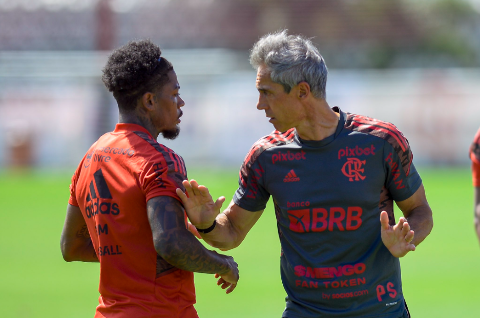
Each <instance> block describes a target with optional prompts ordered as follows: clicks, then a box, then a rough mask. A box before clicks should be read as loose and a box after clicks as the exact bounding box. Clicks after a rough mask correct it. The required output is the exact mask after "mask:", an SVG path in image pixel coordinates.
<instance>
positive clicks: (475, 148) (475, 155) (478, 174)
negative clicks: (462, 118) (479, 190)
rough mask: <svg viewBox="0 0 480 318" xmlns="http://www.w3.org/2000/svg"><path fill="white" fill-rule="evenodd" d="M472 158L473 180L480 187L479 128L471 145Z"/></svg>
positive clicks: (474, 184) (475, 185)
mask: <svg viewBox="0 0 480 318" xmlns="http://www.w3.org/2000/svg"><path fill="white" fill-rule="evenodd" d="M469 155H470V159H471V160H472V180H473V186H474V187H480V129H478V131H477V133H476V134H475V137H474V138H473V142H472V145H471V146H470V153H469Z"/></svg>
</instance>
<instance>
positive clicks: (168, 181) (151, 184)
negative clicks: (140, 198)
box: [141, 148, 187, 201]
mask: <svg viewBox="0 0 480 318" xmlns="http://www.w3.org/2000/svg"><path fill="white" fill-rule="evenodd" d="M166 150H169V149H168V148H167V149H166ZM186 179H187V171H186V168H185V163H184V161H183V159H182V157H180V156H179V155H177V154H176V153H174V152H173V151H171V150H170V151H164V152H162V153H157V154H156V155H155V156H154V157H153V158H152V159H151V160H149V161H148V162H147V164H146V166H145V167H144V170H143V171H142V173H141V180H142V188H143V191H144V193H145V197H146V200H147V201H148V200H150V199H152V198H154V197H157V196H170V197H173V198H175V199H177V200H179V201H181V200H180V198H179V197H178V195H177V193H176V191H175V190H176V189H177V188H180V189H182V190H184V187H183V185H182V181H183V180H186Z"/></svg>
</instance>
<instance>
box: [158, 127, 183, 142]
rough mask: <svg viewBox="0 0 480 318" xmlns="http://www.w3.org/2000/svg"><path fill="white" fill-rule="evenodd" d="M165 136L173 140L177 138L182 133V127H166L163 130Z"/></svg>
mask: <svg viewBox="0 0 480 318" xmlns="http://www.w3.org/2000/svg"><path fill="white" fill-rule="evenodd" d="M161 134H162V136H163V138H165V139H169V140H173V139H175V138H177V136H178V134H180V127H178V126H177V127H175V129H166V130H164V131H162V132H161Z"/></svg>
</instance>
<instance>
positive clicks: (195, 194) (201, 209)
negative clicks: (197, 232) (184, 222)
mask: <svg viewBox="0 0 480 318" xmlns="http://www.w3.org/2000/svg"><path fill="white" fill-rule="evenodd" d="M182 184H183V186H184V187H185V192H186V193H187V194H188V197H187V195H186V194H185V193H184V192H183V191H182V190H181V189H178V188H177V190H176V191H177V194H178V196H179V197H180V199H181V200H182V202H183V206H184V207H185V211H186V212H187V215H188V219H189V220H190V222H191V223H192V224H193V225H194V226H196V227H197V228H199V229H206V228H209V227H210V226H211V225H212V224H213V221H214V220H215V218H216V216H217V215H218V214H219V213H220V208H221V207H222V204H223V202H225V197H220V198H218V199H217V201H215V202H213V199H212V196H211V195H210V192H209V191H208V189H207V187H205V186H203V185H198V183H197V181H195V180H193V179H191V180H190V181H188V180H184V181H183V182H182Z"/></svg>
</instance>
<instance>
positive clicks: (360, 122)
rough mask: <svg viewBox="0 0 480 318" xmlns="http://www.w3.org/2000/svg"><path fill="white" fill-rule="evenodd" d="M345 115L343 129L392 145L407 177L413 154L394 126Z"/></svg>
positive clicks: (405, 139) (354, 115) (348, 114)
mask: <svg viewBox="0 0 480 318" xmlns="http://www.w3.org/2000/svg"><path fill="white" fill-rule="evenodd" d="M346 115H347V118H346V120H345V128H347V129H350V130H353V131H358V132H361V133H365V134H370V135H373V136H376V137H379V138H382V139H384V140H386V141H387V142H388V143H389V144H390V145H392V147H393V149H395V152H396V153H397V155H398V156H399V157H400V160H401V161H402V167H403V170H404V171H405V173H406V174H407V176H408V174H409V173H410V165H411V164H412V160H413V154H412V151H411V150H410V145H409V144H408V140H407V138H405V136H404V135H403V134H402V133H401V132H400V131H399V130H398V129H397V127H396V126H395V125H393V124H391V123H388V122H385V121H380V120H377V119H373V118H370V117H365V116H360V115H356V114H351V113H346Z"/></svg>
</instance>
